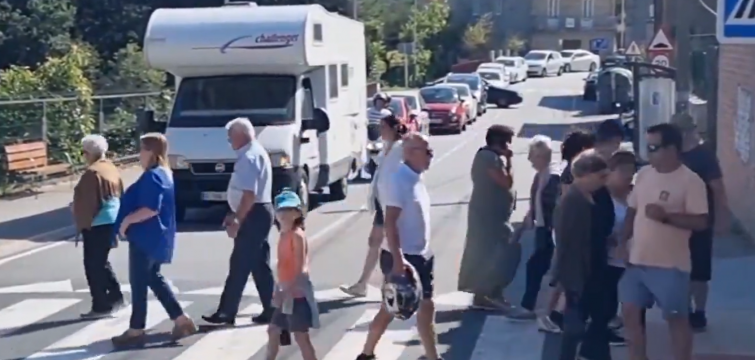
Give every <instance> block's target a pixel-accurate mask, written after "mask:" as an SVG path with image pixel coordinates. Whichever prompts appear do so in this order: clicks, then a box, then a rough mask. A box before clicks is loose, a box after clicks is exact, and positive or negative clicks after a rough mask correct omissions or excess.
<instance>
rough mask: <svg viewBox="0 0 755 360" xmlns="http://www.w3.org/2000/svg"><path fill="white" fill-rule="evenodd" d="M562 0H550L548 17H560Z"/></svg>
mask: <svg viewBox="0 0 755 360" xmlns="http://www.w3.org/2000/svg"><path fill="white" fill-rule="evenodd" d="M559 7H561V0H548V17H558V13H559V12H560V11H559Z"/></svg>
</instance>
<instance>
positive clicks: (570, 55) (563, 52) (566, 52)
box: [561, 51, 574, 58]
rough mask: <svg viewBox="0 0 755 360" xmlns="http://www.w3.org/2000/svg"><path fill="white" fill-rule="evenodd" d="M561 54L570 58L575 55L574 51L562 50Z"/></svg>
mask: <svg viewBox="0 0 755 360" xmlns="http://www.w3.org/2000/svg"><path fill="white" fill-rule="evenodd" d="M561 56H563V57H565V58H570V57H572V56H574V51H562V52H561Z"/></svg>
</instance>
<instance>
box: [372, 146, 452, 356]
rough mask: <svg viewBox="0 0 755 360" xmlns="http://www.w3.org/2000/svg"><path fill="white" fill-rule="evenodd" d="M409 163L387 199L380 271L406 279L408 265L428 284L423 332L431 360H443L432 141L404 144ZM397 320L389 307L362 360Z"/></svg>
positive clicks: (420, 316)
mask: <svg viewBox="0 0 755 360" xmlns="http://www.w3.org/2000/svg"><path fill="white" fill-rule="evenodd" d="M403 151H404V163H403V164H401V165H400V166H399V168H398V170H396V172H395V173H394V174H393V178H392V179H391V184H390V186H389V191H388V194H385V195H384V204H382V205H383V206H385V236H386V243H385V244H384V246H383V250H382V252H381V254H380V269H381V270H382V271H383V274H384V275H385V276H386V277H388V276H403V274H404V271H405V269H404V264H406V263H409V264H411V265H412V266H413V267H414V268H415V269H416V270H417V275H418V276H419V282H420V283H421V284H422V300H421V301H420V305H419V309H418V311H417V330H418V332H419V335H420V339H421V340H422V345H423V347H424V348H425V356H426V359H427V360H440V357H439V356H438V350H437V348H436V343H437V339H436V333H435V304H434V303H433V277H434V260H435V258H434V257H433V254H432V251H431V250H430V195H429V193H428V191H427V187H425V183H424V182H423V181H422V173H423V172H425V171H426V170H427V169H428V168H429V167H430V162H431V161H432V158H433V151H432V149H430V145H429V143H428V140H427V137H426V136H424V135H422V134H419V133H410V134H408V135H406V137H405V138H404V149H403ZM391 320H393V315H392V314H390V313H389V312H388V311H387V310H386V309H385V308H384V307H381V309H380V312H379V313H378V314H377V315H376V316H375V318H374V319H373V320H372V323H371V324H370V330H369V334H368V335H367V341H366V343H365V344H364V348H363V350H362V354H360V355H359V356H358V357H357V360H374V359H376V356H375V347H376V346H377V343H378V341H380V338H381V337H382V336H383V333H385V330H386V329H387V328H388V325H389V324H390V323H391Z"/></svg>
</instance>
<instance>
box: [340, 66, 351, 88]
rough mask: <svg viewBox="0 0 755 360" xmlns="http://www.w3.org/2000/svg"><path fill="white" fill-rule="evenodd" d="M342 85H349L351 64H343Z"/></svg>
mask: <svg viewBox="0 0 755 360" xmlns="http://www.w3.org/2000/svg"><path fill="white" fill-rule="evenodd" d="M341 87H342V88H345V87H349V64H341Z"/></svg>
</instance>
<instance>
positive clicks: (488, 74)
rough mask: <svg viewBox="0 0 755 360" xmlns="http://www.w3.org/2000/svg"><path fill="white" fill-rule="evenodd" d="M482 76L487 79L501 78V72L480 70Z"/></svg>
mask: <svg viewBox="0 0 755 360" xmlns="http://www.w3.org/2000/svg"><path fill="white" fill-rule="evenodd" d="M479 74H480V77H482V78H483V79H485V80H501V74H499V73H497V72H491V71H485V72H480V73H479Z"/></svg>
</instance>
